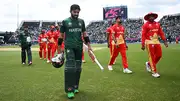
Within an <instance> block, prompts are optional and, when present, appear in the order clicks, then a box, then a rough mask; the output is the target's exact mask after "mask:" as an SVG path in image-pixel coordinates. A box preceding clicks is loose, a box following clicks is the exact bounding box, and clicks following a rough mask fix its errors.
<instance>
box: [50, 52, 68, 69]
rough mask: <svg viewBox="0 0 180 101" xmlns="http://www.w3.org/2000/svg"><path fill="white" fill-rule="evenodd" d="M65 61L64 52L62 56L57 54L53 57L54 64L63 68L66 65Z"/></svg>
mask: <svg viewBox="0 0 180 101" xmlns="http://www.w3.org/2000/svg"><path fill="white" fill-rule="evenodd" d="M64 61H65V58H64V53H61V55H60V56H58V55H57V56H56V57H54V58H52V65H53V67H55V68H61V67H62V66H63V65H64Z"/></svg>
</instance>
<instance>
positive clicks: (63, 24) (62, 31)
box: [58, 21, 66, 53]
mask: <svg viewBox="0 0 180 101" xmlns="http://www.w3.org/2000/svg"><path fill="white" fill-rule="evenodd" d="M65 28H66V27H65V22H64V21H62V26H61V28H60V35H59V38H58V52H59V53H61V52H63V50H62V49H61V45H62V43H63V40H64V33H65V30H66V29H65Z"/></svg>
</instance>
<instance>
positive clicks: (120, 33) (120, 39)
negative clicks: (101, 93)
mask: <svg viewBox="0 0 180 101" xmlns="http://www.w3.org/2000/svg"><path fill="white" fill-rule="evenodd" d="M112 30H113V32H112V36H113V37H112V38H113V41H112V46H115V47H113V51H112V52H113V53H112V57H111V60H110V62H109V65H108V69H109V70H113V69H112V65H113V62H114V60H115V58H116V57H117V56H118V54H119V53H120V54H121V57H122V64H123V67H124V69H123V72H124V73H132V71H131V70H129V69H128V62H127V57H126V50H127V46H126V42H125V38H124V36H125V35H124V33H125V28H124V27H123V26H122V25H121V17H120V16H118V17H116V24H115V25H113V27H112Z"/></svg>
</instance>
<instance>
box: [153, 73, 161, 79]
mask: <svg viewBox="0 0 180 101" xmlns="http://www.w3.org/2000/svg"><path fill="white" fill-rule="evenodd" d="M152 76H153V77H155V78H158V77H160V75H159V74H158V73H153V74H152Z"/></svg>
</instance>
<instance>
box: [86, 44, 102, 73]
mask: <svg viewBox="0 0 180 101" xmlns="http://www.w3.org/2000/svg"><path fill="white" fill-rule="evenodd" d="M83 46H84V47H85V50H88V46H87V45H86V44H84V43H83ZM90 53H91V55H92V56H93V57H91V59H92V60H93V61H95V62H96V64H97V65H98V66H99V68H100V69H101V70H104V68H103V66H102V65H101V64H100V63H99V61H98V60H97V58H96V56H95V55H94V53H93V51H90Z"/></svg>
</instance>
